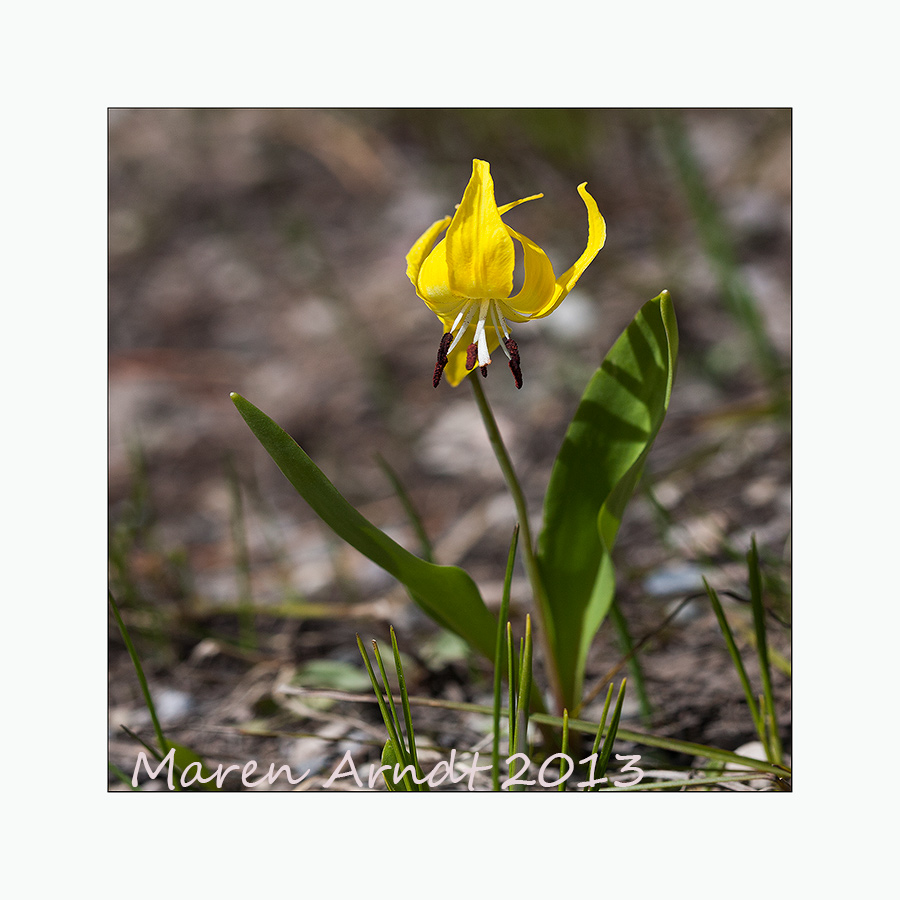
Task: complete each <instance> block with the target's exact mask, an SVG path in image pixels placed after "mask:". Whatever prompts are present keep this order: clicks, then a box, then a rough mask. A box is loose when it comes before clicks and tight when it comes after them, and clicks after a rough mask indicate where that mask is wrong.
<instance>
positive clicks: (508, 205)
mask: <svg viewBox="0 0 900 900" xmlns="http://www.w3.org/2000/svg"><path fill="white" fill-rule="evenodd" d="M543 196H544V195H543V194H532V195H531V196H530V197H523V198H522V199H521V200H513V202H512V203H506V204H504V205H503V206H501V207H500V208H499V209H498V210H497V212H498V213H500V215H501V216H505V215H506V214H507V213H508V212H509V211H510V210H511V209H512V208H513V207H514V206H518V205H519V204H520V203H527V202H528V201H529V200H540V198H541V197H543Z"/></svg>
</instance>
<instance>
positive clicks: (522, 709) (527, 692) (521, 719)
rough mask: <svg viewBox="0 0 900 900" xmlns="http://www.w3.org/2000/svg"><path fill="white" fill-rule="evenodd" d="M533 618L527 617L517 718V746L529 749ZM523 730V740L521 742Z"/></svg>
mask: <svg viewBox="0 0 900 900" xmlns="http://www.w3.org/2000/svg"><path fill="white" fill-rule="evenodd" d="M532 652H533V649H532V639H531V616H525V638H524V639H523V641H522V665H521V667H520V677H519V696H518V700H517V706H518V709H519V715H518V716H517V717H516V722H517V725H516V746H517V747H522V748H523V749H524V750H526V751H527V749H528V716H529V714H530V712H531V704H530V702H529V701H530V699H531V662H532ZM520 728H521V734H522V740H521V741H520V740H519V729H520Z"/></svg>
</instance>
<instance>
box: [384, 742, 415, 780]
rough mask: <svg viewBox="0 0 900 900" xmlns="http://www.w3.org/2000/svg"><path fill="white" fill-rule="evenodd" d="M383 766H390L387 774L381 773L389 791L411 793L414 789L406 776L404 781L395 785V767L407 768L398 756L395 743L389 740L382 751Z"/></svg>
mask: <svg viewBox="0 0 900 900" xmlns="http://www.w3.org/2000/svg"><path fill="white" fill-rule="evenodd" d="M381 764H382V765H383V766H390V769H388V770H387V771H386V772H382V773H381V777H382V778H383V779H384V783H385V786H386V787H387V789H388V790H389V791H411V790H412V787H411V786H410V783H409V781H408V779H407V778H406V776H404V777H403V780H402V781H399V782H397V784H394V777H393V774H392V773H393V772H394V771H395V766H398V765H399V766H400V768H401V769H402V768H405V767H404V765H403V763H402V760H400V759H399V758H398V756H397V751H396V750H395V748H394V742H393V741H392V740H391V739H390V738H388V739H387V741H385V744H384V749H383V750H382V751H381Z"/></svg>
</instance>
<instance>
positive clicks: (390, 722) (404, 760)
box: [356, 634, 414, 791]
mask: <svg viewBox="0 0 900 900" xmlns="http://www.w3.org/2000/svg"><path fill="white" fill-rule="evenodd" d="M372 643H373V644H374V643H375V641H373V642H372ZM356 644H357V646H358V647H359V652H360V655H361V656H362V658H363V662H364V663H365V665H366V671H367V672H368V673H369V680H370V681H371V682H372V690H374V692H375V699H376V701H377V702H378V709H379V710H380V711H381V718H382V719H383V720H384V727H385V728H387V731H388V735H389V736H390V739H391V741H392V743H393V745H394V751H395V752H396V754H397V756H398V757H399V758H400V764H401V768H403V769H405V768H406V767H407V766H408V765H410V762H409V757H407V755H406V751H405V750H404V749H403V743H402V741H401V740H400V737H399V735H398V734H397V729H396V728H395V727H394V722H395V721H396V719H397V714H396V712H395V711H394V710H393V709H391V712H390V713H388V711H387V706H385V702H384V697H383V695H382V691H381V688H380V687H379V685H378V679H377V678H376V677H375V670H374V669H373V668H372V663H371V662H369V654H368V653H366V648H365V647H364V646H363V642H362V638H360V636H359V635H358V634H357V635H356ZM392 705H393V704H392ZM388 774H390V773H388ZM403 780H404V782H405V783H406V784H407V790H409V791H412V790H414V788H413V787H412V786H411V785H410V784H409V782H408V781H407V776H406V775H404V776H403Z"/></svg>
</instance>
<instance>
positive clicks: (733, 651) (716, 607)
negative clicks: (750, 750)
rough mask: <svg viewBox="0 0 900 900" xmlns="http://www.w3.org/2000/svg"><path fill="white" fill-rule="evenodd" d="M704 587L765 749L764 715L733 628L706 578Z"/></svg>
mask: <svg viewBox="0 0 900 900" xmlns="http://www.w3.org/2000/svg"><path fill="white" fill-rule="evenodd" d="M703 586H704V587H705V588H706V593H707V594H708V595H709V602H710V603H711V604H712V608H713V611H714V612H715V614H716V619H717V620H718V622H719V629H720V630H721V632H722V637H724V638H725V645H726V646H727V647H728V655H729V656H730V657H731V661H732V663H733V664H734V668H735V670H736V671H737V673H738V677H739V678H740V680H741V686H742V687H743V688H744V696H745V697H746V698H747V706H748V707H749V708H750V715H751V716H753V726H754V727H755V728H756V733H757V734H758V735H759V739H760V741H761V742H762V745H763V746H764V747H765V746H766V735H765V730H764V728H763V719H762V714H761V712H760V709H759V707H758V706H757V703H756V698H755V696H754V693H753V688H752V687H751V686H750V678H749V676H748V675H747V670H746V668H745V667H744V661H743V660H742V659H741V653H740V651H739V650H738V648H737V644H736V643H735V640H734V635H733V634H732V632H731V628H730V626H729V625H728V620H727V619H726V618H725V611H724V610H723V609H722V603H721V601H720V600H719V595H718V594H717V593H716V591H715V590H714V589H713V588H711V587H710V585H709V582H708V581H707V580H706V579H705V578H704V579H703Z"/></svg>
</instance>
